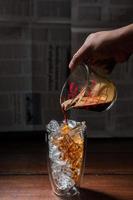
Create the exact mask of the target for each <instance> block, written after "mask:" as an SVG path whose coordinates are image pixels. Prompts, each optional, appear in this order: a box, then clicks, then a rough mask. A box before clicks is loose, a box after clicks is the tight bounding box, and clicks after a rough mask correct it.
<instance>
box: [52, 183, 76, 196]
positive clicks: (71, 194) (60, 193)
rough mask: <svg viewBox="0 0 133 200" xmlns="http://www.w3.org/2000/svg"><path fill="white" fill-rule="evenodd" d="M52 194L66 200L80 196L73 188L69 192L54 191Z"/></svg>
mask: <svg viewBox="0 0 133 200" xmlns="http://www.w3.org/2000/svg"><path fill="white" fill-rule="evenodd" d="M54 193H55V194H56V195H57V196H59V197H66V198H67V197H68V198H70V197H73V196H79V195H80V192H79V190H78V188H77V187H75V186H74V187H72V188H71V189H69V190H56V191H54Z"/></svg>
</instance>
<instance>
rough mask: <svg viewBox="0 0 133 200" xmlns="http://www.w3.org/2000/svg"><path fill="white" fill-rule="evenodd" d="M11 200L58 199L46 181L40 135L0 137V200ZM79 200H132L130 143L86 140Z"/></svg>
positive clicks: (44, 157)
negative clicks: (84, 162)
mask: <svg viewBox="0 0 133 200" xmlns="http://www.w3.org/2000/svg"><path fill="white" fill-rule="evenodd" d="M14 199H17V200H45V199H46V200H58V199H60V198H59V197H56V196H55V195H54V194H53V193H52V190H51V186H50V182H49V179H48V173H47V167H46V144H45V140H44V134H43V133H16V134H14V133H8V134H0V200H14ZM69 199H70V198H69ZM79 199H82V200H133V139H131V138H130V139H125V138H121V139H118V138H116V139H88V143H87V153H86V164H85V172H84V177H83V181H82V184H81V194H80V197H79ZM76 200H77V199H76Z"/></svg>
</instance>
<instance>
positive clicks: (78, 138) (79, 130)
mask: <svg viewBox="0 0 133 200" xmlns="http://www.w3.org/2000/svg"><path fill="white" fill-rule="evenodd" d="M85 132H86V125H85V122H75V121H72V120H68V124H66V123H64V122H60V123H58V122H57V121H55V120H52V121H50V122H49V124H48V125H47V133H48V171H49V177H50V182H51V186H52V189H53V191H54V193H55V194H56V195H58V196H64V197H68V196H69V197H70V196H74V195H78V194H79V186H80V182H81V177H82V174H83V168H84V158H85V143H86V140H85V138H86V134H85Z"/></svg>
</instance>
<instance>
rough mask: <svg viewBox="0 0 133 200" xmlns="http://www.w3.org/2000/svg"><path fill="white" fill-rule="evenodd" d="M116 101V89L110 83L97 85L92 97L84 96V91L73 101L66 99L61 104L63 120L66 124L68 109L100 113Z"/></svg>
mask: <svg viewBox="0 0 133 200" xmlns="http://www.w3.org/2000/svg"><path fill="white" fill-rule="evenodd" d="M115 99H116V89H115V87H114V85H113V84H112V83H109V84H100V86H99V84H97V85H96V86H95V87H94V88H93V90H92V95H86V93H85V92H84V90H82V91H81V93H79V94H78V96H77V97H76V98H75V99H68V100H66V101H65V102H63V103H62V105H61V107H62V111H63V114H64V119H65V121H66V123H67V112H68V110H70V109H87V110H90V111H96V112H102V111H105V110H107V109H108V108H109V107H110V106H111V105H112V103H113V102H114V101H115Z"/></svg>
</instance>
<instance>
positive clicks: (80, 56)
mask: <svg viewBox="0 0 133 200" xmlns="http://www.w3.org/2000/svg"><path fill="white" fill-rule="evenodd" d="M86 51H87V52H86ZM88 51H89V50H88V49H86V46H85V45H82V46H81V47H80V49H79V50H78V51H77V52H76V53H75V54H74V56H73V57H72V59H71V61H70V63H69V68H70V69H74V68H75V67H76V66H77V65H78V64H80V63H82V62H84V60H85V57H86V56H87V57H89V55H88Z"/></svg>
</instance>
